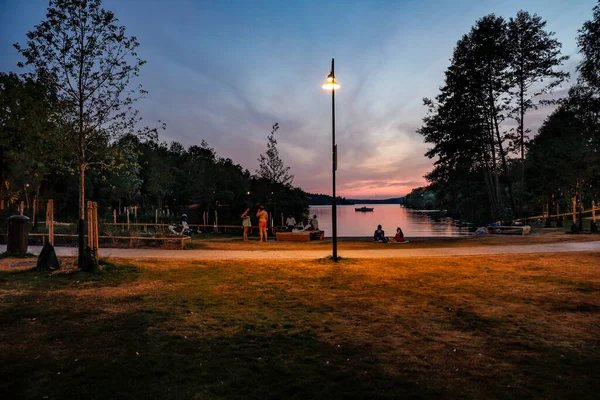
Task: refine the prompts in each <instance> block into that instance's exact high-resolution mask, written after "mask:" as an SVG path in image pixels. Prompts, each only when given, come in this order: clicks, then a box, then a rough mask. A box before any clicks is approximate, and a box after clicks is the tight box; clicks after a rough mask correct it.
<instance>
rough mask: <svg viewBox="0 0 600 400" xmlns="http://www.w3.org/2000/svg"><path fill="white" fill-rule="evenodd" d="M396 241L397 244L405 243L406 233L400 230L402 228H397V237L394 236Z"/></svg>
mask: <svg viewBox="0 0 600 400" xmlns="http://www.w3.org/2000/svg"><path fill="white" fill-rule="evenodd" d="M394 240H395V241H396V243H402V242H404V232H402V229H400V227H397V228H396V236H394Z"/></svg>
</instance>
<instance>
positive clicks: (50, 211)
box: [46, 199, 54, 246]
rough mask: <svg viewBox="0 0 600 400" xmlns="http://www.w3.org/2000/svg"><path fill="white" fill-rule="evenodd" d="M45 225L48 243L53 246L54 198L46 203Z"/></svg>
mask: <svg viewBox="0 0 600 400" xmlns="http://www.w3.org/2000/svg"><path fill="white" fill-rule="evenodd" d="M46 226H47V227H48V243H50V244H51V245H52V246H54V200H52V199H50V200H48V203H47V204H46Z"/></svg>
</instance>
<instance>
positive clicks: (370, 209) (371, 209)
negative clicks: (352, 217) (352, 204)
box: [354, 207, 373, 211]
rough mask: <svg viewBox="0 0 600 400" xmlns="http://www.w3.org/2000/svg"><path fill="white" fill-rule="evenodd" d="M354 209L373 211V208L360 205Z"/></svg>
mask: <svg viewBox="0 0 600 400" xmlns="http://www.w3.org/2000/svg"><path fill="white" fill-rule="evenodd" d="M354 211H373V208H372V207H371V208H369V207H360V208H355V209H354Z"/></svg>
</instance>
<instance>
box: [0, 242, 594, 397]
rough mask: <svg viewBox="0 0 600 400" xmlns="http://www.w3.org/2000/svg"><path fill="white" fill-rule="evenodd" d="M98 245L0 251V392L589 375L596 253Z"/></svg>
mask: <svg viewBox="0 0 600 400" xmlns="http://www.w3.org/2000/svg"><path fill="white" fill-rule="evenodd" d="M255 245H257V244H255ZM113 261H114V262H115V264H108V265H107V266H106V267H105V270H104V272H103V273H101V274H98V275H90V274H83V273H60V274H53V275H50V274H48V273H46V272H40V271H36V270H32V269H28V268H27V262H28V261H27V260H23V259H12V260H11V259H4V260H0V377H1V378H0V397H1V398H6V399H20V398H22V399H42V398H49V399H230V398H235V399H282V398H294V399H334V398H336V399H337V398H363V399H374V398H380V399H399V398H412V399H437V398H456V399H463V398H478V399H490V398H500V399H505V398H506V399H527V398H556V399H566V398H573V399H586V398H588V399H592V398H597V396H598V393H599V392H600V379H598V377H600V361H599V360H600V269H599V267H600V254H598V253H587V254H545V255H531V256H527V255H520V256H518V257H469V258H463V257H448V258H442V257H436V258H414V259H399V260H393V261H389V260H376V261H373V260H342V262H340V263H338V264H337V265H336V264H333V263H332V262H330V261H297V262H294V261H270V260H265V261H241V262H235V263H234V262H228V261H210V262H201V261H148V260H138V261H134V262H133V264H125V263H124V262H121V261H119V260H113ZM10 265H13V266H10ZM15 265H16V266H15Z"/></svg>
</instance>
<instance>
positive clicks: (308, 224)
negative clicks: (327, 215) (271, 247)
mask: <svg viewBox="0 0 600 400" xmlns="http://www.w3.org/2000/svg"><path fill="white" fill-rule="evenodd" d="M308 215H309V214H308V210H304V213H303V214H302V222H301V224H297V223H296V219H295V218H294V217H293V216H292V215H291V214H290V215H289V216H288V218H287V219H286V221H285V225H286V230H287V231H289V232H291V231H292V230H297V229H299V230H305V231H308V230H311V231H318V230H319V221H318V219H317V216H316V215H313V217H312V218H309V217H308ZM256 217H257V218H258V233H259V235H260V239H259V241H260V242H266V241H267V222H268V221H269V213H268V212H267V211H266V210H265V207H264V206H259V207H258V211H257V212H256ZM241 218H242V228H244V241H247V240H248V232H249V231H250V228H251V227H252V221H251V220H250V209H249V208H247V209H246V211H244V213H243V214H242V215H241Z"/></svg>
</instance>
